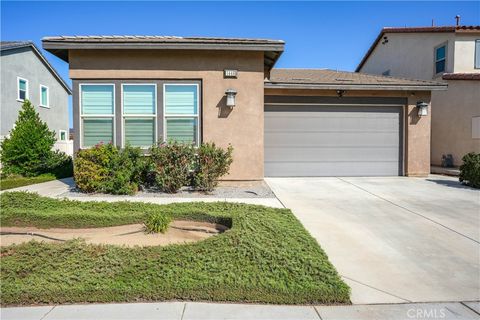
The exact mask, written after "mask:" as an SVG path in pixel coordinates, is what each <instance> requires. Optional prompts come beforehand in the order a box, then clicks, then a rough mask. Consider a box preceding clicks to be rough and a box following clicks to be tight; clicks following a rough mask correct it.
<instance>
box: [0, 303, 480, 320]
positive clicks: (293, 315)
mask: <svg viewBox="0 0 480 320" xmlns="http://www.w3.org/2000/svg"><path fill="white" fill-rule="evenodd" d="M0 311H1V316H0V318H1V319H2V320H54V319H56V320H80V319H85V320H92V319H112V320H113V319H115V320H120V319H132V320H133V319H135V320H139V319H157V320H158V319H168V320H170V319H171V320H201V319H212V320H217V319H218V320H219V319H232V320H234V319H238V320H249V319H264V320H270V319H272V320H273V319H275V320H277V319H278V320H287V319H288V320H290V319H291V320H307V319H308V320H319V319H323V320H327V319H336V320H340V319H348V320H355V319H358V320H362V319H365V320H367V319H368V320H374V319H379V320H385V319H399V320H400V319H479V318H480V303H479V302H478V301H477V302H461V303H460V302H441V303H409V304H383V305H348V306H284V305H252V304H220V303H201V302H160V303H123V304H87V305H61V306H42V307H18V308H3V309H1V310H0Z"/></svg>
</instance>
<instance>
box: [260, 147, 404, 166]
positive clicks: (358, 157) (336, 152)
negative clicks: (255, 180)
mask: <svg viewBox="0 0 480 320" xmlns="http://www.w3.org/2000/svg"><path fill="white" fill-rule="evenodd" d="M398 156H399V154H398V149H397V147H385V148H379V147H359V148H349V147H348V148H342V147H307V148H305V147H269V148H268V149H266V152H265V162H270V161H272V162H275V161H278V162H282V161H289V162H295V161H297V162H304V161H308V162H323V161H343V162H347V161H350V162H352V163H358V162H361V161H392V162H398Z"/></svg>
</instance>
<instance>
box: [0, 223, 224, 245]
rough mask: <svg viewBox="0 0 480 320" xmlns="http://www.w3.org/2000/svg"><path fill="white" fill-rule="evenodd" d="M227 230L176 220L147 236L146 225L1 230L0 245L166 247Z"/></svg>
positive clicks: (217, 226) (216, 226) (220, 226)
mask: <svg viewBox="0 0 480 320" xmlns="http://www.w3.org/2000/svg"><path fill="white" fill-rule="evenodd" d="M227 229H228V228H227V227H225V226H223V225H220V224H215V223H208V222H197V221H180V220H177V221H173V222H172V223H171V224H170V226H169V228H168V230H167V232H165V233H163V234H162V233H155V234H153V233H145V227H144V226H143V224H129V225H124V226H115V227H107V228H88V229H63V228H52V229H38V228H33V227H32V228H30V227H27V228H20V227H2V228H0V245H1V246H8V245H11V244H19V243H23V242H28V241H30V240H36V241H45V242H51V243H61V242H64V241H66V240H72V239H77V238H82V239H84V240H85V242H86V243H90V244H113V245H121V246H127V247H134V246H166V245H169V244H174V243H177V244H182V243H189V242H196V241H200V240H204V239H206V238H209V237H211V236H214V235H216V234H218V233H221V232H224V231H225V230H227Z"/></svg>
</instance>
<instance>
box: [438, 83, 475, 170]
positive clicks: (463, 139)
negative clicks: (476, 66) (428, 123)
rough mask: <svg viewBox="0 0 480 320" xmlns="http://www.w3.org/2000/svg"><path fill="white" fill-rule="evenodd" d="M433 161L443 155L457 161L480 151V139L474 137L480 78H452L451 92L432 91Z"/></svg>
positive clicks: (439, 159)
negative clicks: (473, 123)
mask: <svg viewBox="0 0 480 320" xmlns="http://www.w3.org/2000/svg"><path fill="white" fill-rule="evenodd" d="M432 105H433V107H432V153H431V157H432V164H435V165H440V164H441V159H442V155H443V154H452V155H453V158H454V164H455V165H456V166H458V165H461V163H462V162H461V158H462V157H463V155H465V154H466V153H468V152H471V151H474V152H480V139H473V138H472V117H479V116H480V81H459V80H449V81H448V90H447V91H435V92H433V94H432Z"/></svg>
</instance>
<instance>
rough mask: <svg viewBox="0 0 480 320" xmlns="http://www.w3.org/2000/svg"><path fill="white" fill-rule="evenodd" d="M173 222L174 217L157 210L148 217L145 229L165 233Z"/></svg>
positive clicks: (150, 231) (149, 231)
mask: <svg viewBox="0 0 480 320" xmlns="http://www.w3.org/2000/svg"><path fill="white" fill-rule="evenodd" d="M170 222H172V217H171V216H170V215H168V214H165V213H163V212H155V213H152V214H151V215H149V216H148V217H147V220H146V221H145V229H146V231H147V232H148V233H165V232H166V231H167V229H168V226H169V225H170Z"/></svg>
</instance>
